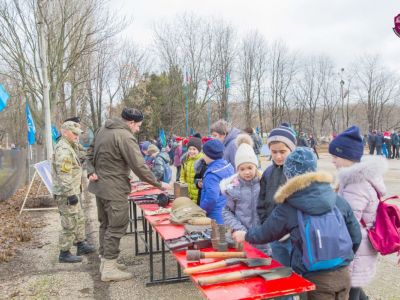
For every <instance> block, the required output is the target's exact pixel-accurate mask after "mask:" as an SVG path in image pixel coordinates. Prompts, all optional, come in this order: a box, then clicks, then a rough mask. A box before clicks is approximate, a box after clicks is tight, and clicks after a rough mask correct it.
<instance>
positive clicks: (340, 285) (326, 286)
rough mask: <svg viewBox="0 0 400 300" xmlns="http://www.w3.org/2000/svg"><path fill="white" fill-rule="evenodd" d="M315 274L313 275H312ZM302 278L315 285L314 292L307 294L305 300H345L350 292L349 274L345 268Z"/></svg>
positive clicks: (306, 275) (309, 274) (310, 274)
mask: <svg viewBox="0 0 400 300" xmlns="http://www.w3.org/2000/svg"><path fill="white" fill-rule="evenodd" d="M313 273H315V274H313ZM304 278H306V279H307V280H309V281H311V282H312V283H314V284H315V290H314V291H311V292H308V294H307V298H305V297H303V296H302V297H301V299H307V300H321V299H323V300H347V299H348V298H349V291H350V274H349V269H348V268H347V267H344V268H340V269H338V270H333V271H330V272H312V273H308V274H304Z"/></svg>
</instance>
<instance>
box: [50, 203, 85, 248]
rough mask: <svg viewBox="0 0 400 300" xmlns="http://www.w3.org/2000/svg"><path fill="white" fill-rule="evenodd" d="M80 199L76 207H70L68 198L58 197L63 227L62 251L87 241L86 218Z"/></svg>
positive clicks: (60, 240) (61, 232)
mask: <svg viewBox="0 0 400 300" xmlns="http://www.w3.org/2000/svg"><path fill="white" fill-rule="evenodd" d="M78 197H79V202H78V203H77V204H76V205H69V204H68V200H67V197H64V196H57V197H56V202H57V205H58V211H59V212H60V220H61V227H62V229H61V231H60V236H59V247H60V250H61V251H68V250H70V249H71V247H72V245H73V244H74V243H77V242H82V241H84V240H85V217H84V216H83V211H82V207H81V197H80V196H78Z"/></svg>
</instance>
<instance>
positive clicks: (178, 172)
mask: <svg viewBox="0 0 400 300" xmlns="http://www.w3.org/2000/svg"><path fill="white" fill-rule="evenodd" d="M181 168H182V166H177V167H176V180H175V181H179V178H180V177H181Z"/></svg>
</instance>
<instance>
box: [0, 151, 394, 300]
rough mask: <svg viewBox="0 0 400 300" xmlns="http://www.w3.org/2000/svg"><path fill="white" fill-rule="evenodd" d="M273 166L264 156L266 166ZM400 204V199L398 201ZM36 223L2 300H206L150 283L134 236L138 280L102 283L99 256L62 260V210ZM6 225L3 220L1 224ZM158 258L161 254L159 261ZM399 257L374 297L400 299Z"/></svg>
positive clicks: (0, 290)
mask: <svg viewBox="0 0 400 300" xmlns="http://www.w3.org/2000/svg"><path fill="white" fill-rule="evenodd" d="M267 164H269V162H267V161H266V160H265V159H264V160H263V167H264V168H265V166H266V165H267ZM389 165H390V170H389V172H388V173H387V174H386V177H385V180H386V184H387V188H388V195H393V194H400V176H399V175H400V161H399V160H392V161H390V162H389ZM319 168H320V169H323V170H327V171H331V172H333V173H334V172H335V170H334V168H333V166H332V164H331V163H330V157H329V155H327V154H321V159H320V160H319ZM85 196H86V197H85V198H86V199H85V200H84V208H85V214H86V217H87V226H86V227H87V228H86V233H87V236H88V239H89V240H90V241H91V242H93V243H95V244H97V239H98V227H97V226H98V224H97V220H96V213H97V212H96V205H95V201H94V199H93V197H92V196H91V195H88V194H86V195H85ZM399 204H400V203H399ZM24 214H26V216H25V218H27V217H28V218H29V219H30V222H32V224H40V226H37V227H38V228H33V229H32V233H31V235H32V239H31V240H30V241H28V242H25V243H24V244H23V247H22V248H21V249H20V250H18V252H17V254H16V256H15V257H13V258H12V259H11V260H10V261H9V262H3V263H0V299H81V298H86V299H161V300H162V299H202V296H201V294H200V293H199V292H198V291H197V289H196V288H195V287H194V285H193V284H192V283H191V282H183V283H175V284H168V285H158V286H151V287H146V285H145V284H146V282H147V281H148V256H146V255H143V256H135V255H134V252H133V251H134V239H133V236H132V235H127V236H125V237H124V238H123V239H122V241H121V250H122V251H121V255H120V260H121V261H122V262H124V263H125V264H126V265H128V269H129V271H130V272H132V273H133V274H134V279H133V280H128V281H125V282H118V283H103V282H101V281H100V274H99V271H98V268H99V259H98V257H97V255H96V254H93V255H90V256H87V257H85V258H84V260H83V262H82V263H80V264H59V263H58V232H59V229H60V224H59V219H58V213H57V212H56V211H47V212H24ZM2 226H4V224H3V225H2ZM167 261H168V266H169V267H170V269H169V272H171V274H172V273H173V272H174V271H175V270H176V264H175V263H174V262H173V260H172V259H167ZM157 262H159V258H156V265H157ZM396 263H397V257H396V255H389V256H384V257H382V256H381V257H380V258H379V265H378V273H377V275H376V277H375V280H374V281H373V283H372V284H371V285H370V286H369V287H368V288H367V289H366V291H367V294H368V295H369V296H370V299H382V300H383V299H384V300H392V299H400V269H399V266H397V264H396Z"/></svg>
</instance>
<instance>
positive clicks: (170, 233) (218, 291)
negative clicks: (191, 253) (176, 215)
mask: <svg viewBox="0 0 400 300" xmlns="http://www.w3.org/2000/svg"><path fill="white" fill-rule="evenodd" d="M161 192H162V191H161V190H160V189H158V188H151V189H148V190H143V191H137V192H133V193H131V194H130V195H129V196H130V197H135V196H143V195H152V194H159V193H161ZM137 205H138V206H139V208H140V209H142V210H157V209H158V208H159V206H158V205H157V204H137ZM168 216H169V214H162V215H155V216H147V215H145V218H146V220H147V221H148V222H150V223H151V224H154V222H156V221H157V220H161V219H164V218H168ZM161 224H164V225H153V228H154V230H155V231H156V232H158V233H159V234H160V236H161V237H162V238H163V239H164V240H166V239H173V238H178V237H181V236H183V235H184V232H185V230H184V227H183V226H182V225H173V224H169V221H168V220H165V221H162V222H161ZM201 251H203V252H205V251H215V250H214V249H211V248H207V249H202V250H201ZM244 251H246V253H247V257H249V258H260V257H267V256H266V255H265V254H264V253H263V252H261V251H260V250H258V249H256V248H254V247H253V246H251V245H249V244H247V243H246V242H245V243H244ZM173 255H174V256H175V258H176V260H177V261H178V262H179V264H180V265H181V266H182V267H183V268H186V267H188V266H190V267H193V266H196V265H200V264H204V263H211V262H214V261H216V260H215V259H211V258H207V259H202V260H201V261H200V262H187V260H186V251H185V250H183V251H174V252H173ZM278 266H280V264H279V263H278V262H277V261H274V260H273V261H272V263H271V265H270V266H264V267H257V269H270V268H275V267H278ZM246 269H249V268H248V267H247V266H245V265H235V266H230V267H226V268H223V269H219V270H212V271H207V272H202V273H198V274H193V275H191V276H190V277H191V279H192V281H193V282H194V284H195V285H196V286H197V288H198V289H199V290H200V291H201V292H202V293H203V295H204V296H205V298H206V299H210V300H214V299H215V300H220V299H262V298H274V297H279V296H284V295H289V294H299V293H303V292H307V291H312V290H314V289H315V285H314V284H313V283H311V282H309V281H307V280H305V279H304V278H303V277H301V276H299V275H297V274H295V273H293V274H292V275H291V276H290V277H288V278H282V279H277V280H270V281H266V280H265V279H263V278H262V277H254V278H250V279H246V280H240V281H234V282H227V283H221V284H213V285H208V286H199V285H198V284H197V281H198V279H199V278H203V277H207V276H211V275H219V274H224V273H230V272H233V271H240V270H246Z"/></svg>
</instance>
